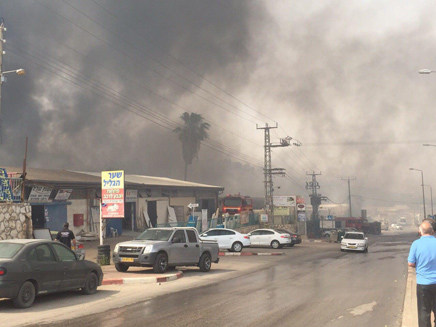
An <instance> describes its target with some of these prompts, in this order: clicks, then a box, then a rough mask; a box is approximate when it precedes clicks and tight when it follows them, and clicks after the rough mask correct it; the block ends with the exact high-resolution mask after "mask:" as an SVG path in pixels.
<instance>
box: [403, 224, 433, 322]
mask: <svg viewBox="0 0 436 327" xmlns="http://www.w3.org/2000/svg"><path fill="white" fill-rule="evenodd" d="M419 230H420V232H421V238H419V239H418V240H416V241H414V242H413V243H412V246H411V247H410V252H409V258H408V259H407V261H408V262H409V267H415V268H416V284H417V285H416V296H417V299H418V322H419V327H431V311H432V308H433V303H436V237H434V236H433V228H432V225H431V224H430V222H428V221H423V222H422V223H421V225H420V226H419Z"/></svg>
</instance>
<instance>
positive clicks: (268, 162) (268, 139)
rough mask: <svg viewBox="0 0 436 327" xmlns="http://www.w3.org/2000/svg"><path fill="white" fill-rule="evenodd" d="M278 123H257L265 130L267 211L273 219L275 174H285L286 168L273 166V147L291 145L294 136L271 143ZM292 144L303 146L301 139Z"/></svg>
mask: <svg viewBox="0 0 436 327" xmlns="http://www.w3.org/2000/svg"><path fill="white" fill-rule="evenodd" d="M278 126H279V125H278V123H276V126H273V127H272V126H268V124H265V127H258V126H257V124H256V129H263V130H265V145H264V147H265V156H264V161H265V163H264V169H263V171H264V178H265V181H264V183H265V211H266V212H267V213H268V215H269V216H270V217H271V219H274V198H273V193H274V188H273V180H272V176H273V175H281V176H285V169H284V168H271V148H277V147H287V146H290V145H291V140H292V137H290V136H287V137H285V138H283V139H280V143H279V144H272V143H271V136H270V131H269V130H270V129H273V128H278ZM292 145H295V146H301V143H300V142H299V141H294V142H293V143H292Z"/></svg>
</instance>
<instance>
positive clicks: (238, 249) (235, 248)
mask: <svg viewBox="0 0 436 327" xmlns="http://www.w3.org/2000/svg"><path fill="white" fill-rule="evenodd" d="M242 247H243V246H242V244H241V242H235V243H233V244H232V249H231V250H232V252H241V251H242Z"/></svg>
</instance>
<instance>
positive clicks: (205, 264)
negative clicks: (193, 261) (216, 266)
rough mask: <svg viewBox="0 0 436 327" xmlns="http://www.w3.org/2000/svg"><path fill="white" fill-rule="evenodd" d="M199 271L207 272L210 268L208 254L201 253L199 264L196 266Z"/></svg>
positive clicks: (210, 263) (210, 260)
mask: <svg viewBox="0 0 436 327" xmlns="http://www.w3.org/2000/svg"><path fill="white" fill-rule="evenodd" d="M198 266H199V267H200V271H203V272H208V271H209V270H210V267H212V259H211V257H210V254H209V253H203V254H202V255H201V257H200V262H199V264H198Z"/></svg>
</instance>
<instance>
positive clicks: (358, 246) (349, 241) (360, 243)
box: [341, 232, 368, 252]
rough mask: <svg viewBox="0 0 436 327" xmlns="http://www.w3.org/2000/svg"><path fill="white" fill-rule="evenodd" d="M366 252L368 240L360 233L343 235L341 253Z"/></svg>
mask: <svg viewBox="0 0 436 327" xmlns="http://www.w3.org/2000/svg"><path fill="white" fill-rule="evenodd" d="M348 250H350V251H362V252H368V238H367V237H365V235H364V234H363V233H362V232H348V233H345V235H344V237H343V238H342V240H341V251H348Z"/></svg>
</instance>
